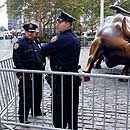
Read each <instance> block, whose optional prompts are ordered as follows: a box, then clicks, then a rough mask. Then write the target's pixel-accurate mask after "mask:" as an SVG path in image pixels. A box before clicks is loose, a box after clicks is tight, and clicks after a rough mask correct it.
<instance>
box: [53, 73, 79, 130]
mask: <svg viewBox="0 0 130 130" xmlns="http://www.w3.org/2000/svg"><path fill="white" fill-rule="evenodd" d="M62 81H63V82H62ZM53 82H54V83H53V86H52V87H53V88H52V89H53V94H52V95H53V105H52V108H53V109H52V110H53V125H54V126H55V127H56V128H64V129H66V128H67V127H68V128H69V129H72V128H73V129H74V130H77V129H78V103H79V86H80V84H81V80H80V78H79V77H76V76H75V77H74V80H73V87H72V80H71V76H63V80H62V78H61V76H59V75H55V76H54V79H53ZM62 84H63V85H62ZM62 88H63V89H62ZM72 89H73V90H72Z"/></svg>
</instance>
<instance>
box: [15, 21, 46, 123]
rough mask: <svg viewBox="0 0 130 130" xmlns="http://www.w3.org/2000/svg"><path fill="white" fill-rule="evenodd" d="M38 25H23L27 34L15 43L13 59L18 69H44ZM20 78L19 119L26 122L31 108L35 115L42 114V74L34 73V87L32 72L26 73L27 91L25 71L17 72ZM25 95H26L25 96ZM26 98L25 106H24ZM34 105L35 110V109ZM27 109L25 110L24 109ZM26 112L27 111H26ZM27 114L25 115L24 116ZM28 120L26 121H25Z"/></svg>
mask: <svg viewBox="0 0 130 130" xmlns="http://www.w3.org/2000/svg"><path fill="white" fill-rule="evenodd" d="M37 27H38V26H37V25H35V24H32V23H29V24H25V25H23V28H24V30H25V35H24V37H23V38H21V39H19V40H18V41H17V42H16V43H15V44H14V45H13V61H14V65H15V66H16V69H27V70H44V69H45V59H41V57H40V55H39V52H40V49H41V44H40V41H39V39H37V38H36V29H37ZM16 75H17V77H18V79H19V85H18V87H19V112H18V113H19V121H20V122H21V123H26V122H27V120H28V115H29V110H30V108H31V114H32V115H33V113H34V116H41V115H42V113H41V109H40V104H41V99H42V75H41V74H34V89H33V88H32V74H27V73H26V74H25V93H24V85H23V80H24V78H23V73H17V74H16ZM32 89H33V91H34V104H33V101H32V100H33V98H32V95H33V94H32ZM24 96H25V97H24ZM24 100H25V106H24ZM33 106H34V110H33ZM24 110H25V111H24ZM24 112H25V113H24ZM24 115H25V117H24ZM25 121H26V122H25Z"/></svg>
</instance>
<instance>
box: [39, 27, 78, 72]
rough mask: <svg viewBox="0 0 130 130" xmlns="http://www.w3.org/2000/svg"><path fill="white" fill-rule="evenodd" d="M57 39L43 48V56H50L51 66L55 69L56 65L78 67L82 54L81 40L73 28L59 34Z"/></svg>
mask: <svg viewBox="0 0 130 130" xmlns="http://www.w3.org/2000/svg"><path fill="white" fill-rule="evenodd" d="M57 37H58V38H57V40H56V41H55V42H53V43H48V44H47V45H45V46H42V48H41V55H42V56H43V57H45V56H47V55H49V56H50V67H51V69H52V70H55V66H58V67H63V68H73V67H77V66H78V63H79V55H80V41H79V39H78V38H77V35H76V34H75V33H74V32H73V31H72V29H69V30H66V31H64V32H63V33H60V34H59V35H58V36H57Z"/></svg>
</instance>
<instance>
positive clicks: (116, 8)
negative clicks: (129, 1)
mask: <svg viewBox="0 0 130 130" xmlns="http://www.w3.org/2000/svg"><path fill="white" fill-rule="evenodd" d="M109 8H110V9H113V10H116V11H117V13H125V14H128V15H130V12H129V11H127V10H125V9H123V8H121V7H119V6H116V5H110V7H109Z"/></svg>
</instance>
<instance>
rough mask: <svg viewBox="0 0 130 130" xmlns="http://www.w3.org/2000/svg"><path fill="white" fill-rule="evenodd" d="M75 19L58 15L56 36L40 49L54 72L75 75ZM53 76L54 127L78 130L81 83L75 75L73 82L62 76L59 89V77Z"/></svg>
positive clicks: (77, 50) (68, 77)
mask: <svg viewBox="0 0 130 130" xmlns="http://www.w3.org/2000/svg"><path fill="white" fill-rule="evenodd" d="M74 20H75V18H74V17H72V16H71V15H69V14H67V13H66V12H61V14H60V16H59V17H58V18H57V23H56V29H57V31H58V32H59V34H58V35H57V36H54V37H53V38H52V39H51V43H48V44H47V45H45V46H42V48H41V55H42V57H43V58H44V57H45V56H48V55H49V56H50V67H51V70H53V71H63V72H78V69H79V67H78V63H79V55H80V41H79V39H78V38H77V35H76V34H75V33H74V32H73V30H72V22H73V21H74ZM53 77H54V79H53V86H52V90H53V94H52V96H53V105H52V106H53V107H52V110H53V124H54V126H55V127H57V128H66V127H67V126H68V128H69V129H72V128H73V129H74V130H77V129H78V126H77V125H78V102H79V86H80V84H81V80H80V78H79V77H76V76H74V77H73V82H72V78H71V76H63V86H62V78H61V76H60V75H54V76H53ZM72 83H73V87H72ZM62 87H63V95H62ZM72 94H73V95H72ZM62 97H63V100H62ZM72 97H73V100H72ZM62 101H63V102H62ZM62 110H63V111H62ZM72 110H73V112H72ZM72 115H73V116H72ZM62 121H63V124H62ZM72 121H73V122H72Z"/></svg>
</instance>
